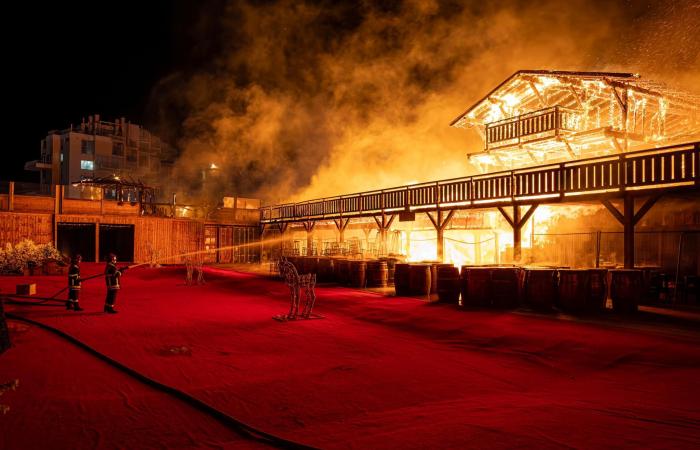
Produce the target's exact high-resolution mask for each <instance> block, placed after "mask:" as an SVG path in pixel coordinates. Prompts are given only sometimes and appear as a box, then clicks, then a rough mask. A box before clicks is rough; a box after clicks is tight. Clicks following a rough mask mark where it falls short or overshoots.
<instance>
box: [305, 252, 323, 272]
mask: <svg viewBox="0 0 700 450" xmlns="http://www.w3.org/2000/svg"><path fill="white" fill-rule="evenodd" d="M319 259H320V258H319V257H318V256H307V257H306V258H304V269H305V270H304V273H315V274H318V260H319Z"/></svg>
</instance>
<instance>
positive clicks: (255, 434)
mask: <svg viewBox="0 0 700 450" xmlns="http://www.w3.org/2000/svg"><path fill="white" fill-rule="evenodd" d="M5 316H6V317H7V318H8V319H13V320H17V321H20V322H25V323H28V324H31V325H34V326H37V327H39V328H41V329H43V330H46V331H48V332H50V333H53V334H55V335H57V336H59V337H60V338H63V339H65V340H66V341H68V342H70V343H71V344H73V345H75V346H77V347H79V348H81V349H82V350H85V351H86V352H88V353H89V354H91V355H92V356H95V357H97V358H98V359H101V360H102V361H104V362H106V363H107V364H109V365H110V366H112V367H114V368H116V369H117V370H119V371H121V372H123V373H125V374H127V375H129V376H131V377H132V378H134V379H136V380H138V381H140V382H142V383H144V384H146V385H148V386H150V387H152V388H154V389H156V390H158V391H161V392H163V393H165V394H168V395H170V396H171V397H174V398H177V399H178V400H181V401H183V402H185V403H187V404H188V405H190V406H192V407H193V408H195V409H197V410H199V411H200V412H203V413H204V414H207V415H209V416H211V417H213V418H214V419H216V420H218V421H219V422H220V423H222V424H223V425H225V426H226V427H228V428H231V429H233V430H234V431H236V432H237V433H239V434H241V435H243V436H245V437H248V438H251V439H254V440H256V441H259V442H262V443H265V444H268V445H271V446H274V447H279V448H293V449H315V447H312V446H309V445H306V444H302V443H299V442H295V441H292V440H289V439H285V438H283V437H280V436H276V435H274V434H270V433H267V432H265V431H262V430H259V429H257V428H255V427H253V426H252V425H248V424H247V423H245V422H243V421H241V420H239V419H236V418H235V417H233V416H231V415H229V414H227V413H225V412H223V411H221V410H220V409H217V408H215V407H214V406H212V405H210V404H208V403H206V402H204V401H202V400H200V399H198V398H196V397H194V396H192V395H190V394H188V393H186V392H184V391H181V390H180V389H177V388H174V387H172V386H168V385H167V384H163V383H161V382H159V381H156V380H154V379H153V378H150V377H148V376H147V375H144V374H143V373H141V372H139V371H137V370H135V369H132V368H131V367H129V366H126V365H125V364H122V363H120V362H119V361H117V360H115V359H113V358H111V357H109V356H107V355H105V354H104V353H102V352H100V351H99V350H97V349H95V348H94V347H91V346H90V345H88V344H86V343H85V342H83V341H81V340H80V339H78V338H76V337H74V336H72V335H70V334H68V333H66V332H64V331H61V330H59V329H58V328H54V327H52V326H50V325H46V324H44V323H41V322H37V321H35V320H32V319H28V318H26V317H22V316H19V315H16V314H13V313H8V312H6V313H5Z"/></svg>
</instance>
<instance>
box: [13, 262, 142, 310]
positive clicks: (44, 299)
mask: <svg viewBox="0 0 700 450" xmlns="http://www.w3.org/2000/svg"><path fill="white" fill-rule="evenodd" d="M138 265H140V264H133V265H131V266H125V267H122V268H121V269H119V270H120V271H124V270H127V269H130V268H132V267H136V266H138ZM102 276H104V274H103V273H98V274H96V275H91V276H89V277H86V278H81V279H80V281H81V282H82V281H88V280H92V279H93V278H98V277H102ZM69 287H70V286H66V287H64V288H62V289H61V290H59V291H58V292H56V293H54V294H53V295H51V296H50V297H37V296H36V295H22V294H9V293H8V294H3V295H4V296H5V297H7V298H26V299H34V300H41V301H40V302H26V301H16V300H8V301H6V303H9V304H13V305H30V306H59V305H47V304H46V302H50V301H53V302H59V303H61V304H63V303H64V302H65V300H59V299H56V297H58V296H59V295H60V294H62V293H63V292H65V291H66V290H68V288H69Z"/></svg>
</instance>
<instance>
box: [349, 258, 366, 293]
mask: <svg viewBox="0 0 700 450" xmlns="http://www.w3.org/2000/svg"><path fill="white" fill-rule="evenodd" d="M366 276H367V262H366V261H363V260H361V259H354V260H352V261H350V272H349V277H348V281H349V283H350V286H352V287H358V288H363V287H365V283H366V281H367V278H366Z"/></svg>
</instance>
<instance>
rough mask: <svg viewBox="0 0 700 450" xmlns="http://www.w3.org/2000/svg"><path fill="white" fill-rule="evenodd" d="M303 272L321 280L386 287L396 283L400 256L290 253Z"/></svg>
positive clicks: (290, 258) (300, 271)
mask: <svg viewBox="0 0 700 450" xmlns="http://www.w3.org/2000/svg"><path fill="white" fill-rule="evenodd" d="M287 259H288V260H289V261H290V262H291V263H292V264H294V266H295V267H296V268H297V271H298V272H299V273H300V274H306V273H315V274H316V279H317V281H320V282H336V283H340V284H345V285H348V286H352V287H361V288H363V287H386V286H389V285H391V284H393V282H394V267H395V265H396V262H397V259H396V258H380V259H349V258H331V257H316V256H289V257H287Z"/></svg>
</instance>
